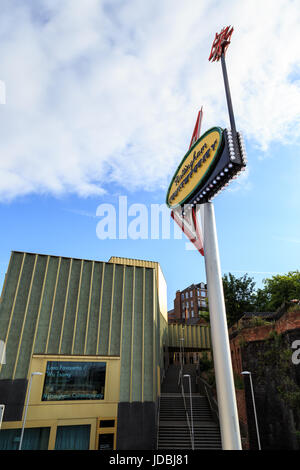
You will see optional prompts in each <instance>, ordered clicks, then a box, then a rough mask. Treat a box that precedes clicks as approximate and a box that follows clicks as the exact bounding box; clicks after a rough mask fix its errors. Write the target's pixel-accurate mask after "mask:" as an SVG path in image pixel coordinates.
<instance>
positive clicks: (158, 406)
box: [156, 396, 160, 450]
mask: <svg viewBox="0 0 300 470" xmlns="http://www.w3.org/2000/svg"><path fill="white" fill-rule="evenodd" d="M159 414H160V396H158V404H157V415H156V450H157V449H158V441H159Z"/></svg>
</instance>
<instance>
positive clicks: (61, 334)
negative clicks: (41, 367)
mask: <svg viewBox="0 0 300 470" xmlns="http://www.w3.org/2000/svg"><path fill="white" fill-rule="evenodd" d="M72 265H73V258H71V261H70V265H69V274H68V283H67V291H66V297H65V305H64V312H63V319H62V324H61V330H60V338H59V347H58V352H59V354H60V353H61V343H62V337H63V332H64V325H65V318H66V309H67V303H68V297H69V287H70V278H71V271H72Z"/></svg>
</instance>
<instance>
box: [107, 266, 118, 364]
mask: <svg viewBox="0 0 300 470" xmlns="http://www.w3.org/2000/svg"><path fill="white" fill-rule="evenodd" d="M115 273H116V265H115V264H114V265H113V276H112V287H111V302H110V319H109V338H108V355H109V356H110V343H111V328H112V312H113V306H114V290H115Z"/></svg>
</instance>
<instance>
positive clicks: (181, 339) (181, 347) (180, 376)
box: [178, 338, 184, 387]
mask: <svg viewBox="0 0 300 470" xmlns="http://www.w3.org/2000/svg"><path fill="white" fill-rule="evenodd" d="M179 341H180V343H179V350H180V352H179V354H180V370H179V376H178V387H179V384H180V380H182V371H183V364H184V358H183V341H184V338H179Z"/></svg>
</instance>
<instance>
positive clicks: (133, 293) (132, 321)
mask: <svg viewBox="0 0 300 470" xmlns="http://www.w3.org/2000/svg"><path fill="white" fill-rule="evenodd" d="M134 299H135V266H133V280H132V317H131V351H130V364H131V366H130V399H129V401H130V403H131V401H132V370H133V367H132V365H133V339H134Z"/></svg>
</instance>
